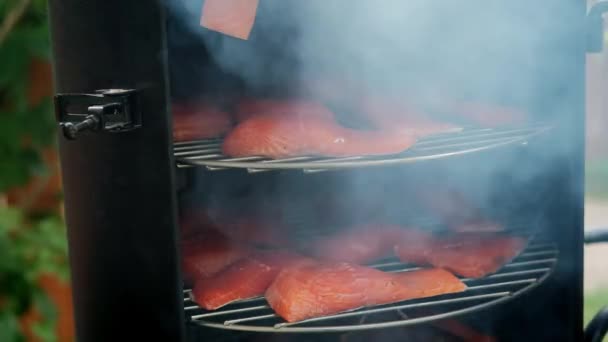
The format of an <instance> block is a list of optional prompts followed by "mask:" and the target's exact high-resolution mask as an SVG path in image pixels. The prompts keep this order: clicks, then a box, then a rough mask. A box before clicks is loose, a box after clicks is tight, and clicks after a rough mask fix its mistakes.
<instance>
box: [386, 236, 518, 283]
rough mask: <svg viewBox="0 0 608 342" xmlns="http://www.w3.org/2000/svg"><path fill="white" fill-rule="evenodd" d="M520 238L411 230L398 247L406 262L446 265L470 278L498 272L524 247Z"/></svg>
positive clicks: (402, 258)
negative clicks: (444, 234) (437, 234)
mask: <svg viewBox="0 0 608 342" xmlns="http://www.w3.org/2000/svg"><path fill="white" fill-rule="evenodd" d="M525 245H526V240H525V239H524V238H520V237H509V236H497V235H488V234H473V233H471V234H457V235H453V236H448V237H434V236H432V235H430V234H426V233H424V232H417V233H414V232H411V233H409V235H405V236H404V237H402V238H401V241H400V242H399V243H398V244H397V245H396V246H395V254H397V256H398V257H399V259H400V260H401V261H403V262H411V263H415V264H422V265H432V266H435V267H440V268H445V269H446V270H449V271H451V272H454V273H455V274H458V275H460V276H463V277H469V278H480V277H484V276H486V275H488V274H491V273H494V272H496V271H498V270H499V269H500V268H501V267H502V266H503V265H504V264H506V263H507V262H509V261H510V260H512V259H513V258H515V257H516V256H517V255H518V254H519V253H520V252H521V251H522V250H523V249H524V247H525Z"/></svg>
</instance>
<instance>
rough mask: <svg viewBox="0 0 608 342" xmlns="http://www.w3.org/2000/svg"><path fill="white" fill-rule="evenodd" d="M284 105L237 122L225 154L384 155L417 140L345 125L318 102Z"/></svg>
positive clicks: (266, 155) (293, 155)
mask: <svg viewBox="0 0 608 342" xmlns="http://www.w3.org/2000/svg"><path fill="white" fill-rule="evenodd" d="M284 107H285V108H283V109H285V111H280V112H271V113H269V114H261V115H256V116H252V117H251V118H249V119H247V120H245V121H243V122H241V123H240V124H238V125H237V126H236V127H235V128H234V129H233V130H232V131H231V132H230V133H229V134H228V135H227V136H226V138H225V139H224V143H223V145H222V150H223V153H224V154H225V155H228V156H231V157H244V156H263V157H268V158H275V159H276V158H284V157H296V156H304V155H318V156H328V157H346V156H356V155H385V154H394V153H399V152H402V151H404V150H406V149H408V148H409V147H410V146H412V145H413V144H414V143H415V142H416V139H415V137H413V136H409V135H406V134H403V133H398V132H389V131H381V130H357V129H350V128H346V127H343V126H341V125H339V124H338V123H337V122H336V121H335V120H334V119H333V113H332V112H331V111H330V110H329V109H327V108H326V107H325V106H323V105H321V104H318V103H315V102H309V103H305V102H301V101H300V102H294V103H292V104H287V105H286V106H284Z"/></svg>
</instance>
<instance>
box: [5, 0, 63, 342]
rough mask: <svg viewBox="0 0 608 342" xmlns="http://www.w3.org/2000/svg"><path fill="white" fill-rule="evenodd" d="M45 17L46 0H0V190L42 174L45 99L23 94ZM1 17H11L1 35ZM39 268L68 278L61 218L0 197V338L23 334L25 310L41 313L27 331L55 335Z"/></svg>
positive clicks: (47, 130)
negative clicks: (4, 204)
mask: <svg viewBox="0 0 608 342" xmlns="http://www.w3.org/2000/svg"><path fill="white" fill-rule="evenodd" d="M46 16H47V11H46V0H0V61H1V62H0V195H1V194H2V193H3V192H5V191H6V190H8V189H11V188H14V187H16V186H20V185H23V184H26V183H27V182H28V181H29V180H30V179H31V177H32V176H39V175H44V174H45V173H47V172H48V170H46V168H45V166H44V164H43V162H42V159H41V151H42V150H43V149H44V148H48V147H51V146H52V145H53V143H54V134H55V124H54V118H53V114H52V113H53V111H52V101H51V99H50V98H49V99H45V100H44V101H42V102H41V103H40V104H38V105H36V106H32V105H31V104H29V103H28V99H27V92H26V90H27V87H28V76H29V68H30V63H31V61H32V60H33V59H39V60H49V58H50V45H49V35H48V22H47V17H46ZM8 18H16V20H14V21H13V24H12V25H9V26H10V30H8V31H6V33H7V34H4V35H3V33H2V27H4V24H6V22H7V21H10V20H7V19H8ZM42 274H54V275H58V276H60V277H61V278H63V279H66V280H67V278H68V267H67V243H66V240H65V232H64V223H63V222H62V219H61V218H60V217H58V216H56V215H54V214H53V215H47V216H42V217H29V216H28V215H27V214H26V212H25V211H24V209H23V208H15V207H10V208H6V207H2V204H1V203H0V341H2V342H5V341H6V342H13V341H15V342H17V341H23V340H24V337H23V336H22V334H21V330H20V326H19V317H21V316H22V315H23V314H24V313H25V312H26V311H28V310H30V309H34V310H35V311H36V312H37V313H39V314H40V317H41V319H40V320H38V321H37V322H36V323H34V325H33V326H31V328H32V330H33V332H34V333H35V334H36V335H37V336H38V337H39V338H40V339H41V340H42V341H49V342H50V341H55V340H56V337H55V336H54V335H55V322H56V308H55V307H54V305H53V303H52V302H51V301H50V299H49V298H48V296H47V295H46V294H45V293H44V291H43V290H42V289H41V288H40V286H39V277H40V276H41V275H42Z"/></svg>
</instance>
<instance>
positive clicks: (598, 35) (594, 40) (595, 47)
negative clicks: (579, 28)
mask: <svg viewBox="0 0 608 342" xmlns="http://www.w3.org/2000/svg"><path fill="white" fill-rule="evenodd" d="M606 12H608V1H598V2H597V3H595V4H594V5H593V6H591V8H590V9H589V12H588V13H587V20H586V28H585V29H586V34H587V51H588V52H602V49H603V48H604V14H605V13H606Z"/></svg>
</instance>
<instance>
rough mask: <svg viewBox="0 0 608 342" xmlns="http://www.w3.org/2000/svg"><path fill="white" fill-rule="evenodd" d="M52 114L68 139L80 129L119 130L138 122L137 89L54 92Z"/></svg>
mask: <svg viewBox="0 0 608 342" xmlns="http://www.w3.org/2000/svg"><path fill="white" fill-rule="evenodd" d="M55 115H56V116H57V121H59V126H60V127H61V130H62V132H63V135H64V136H65V137H66V138H68V139H71V140H73V139H76V137H78V135H79V134H80V133H81V132H84V131H92V132H112V133H119V132H125V131H131V130H133V129H136V128H138V127H140V126H141V114H140V111H139V105H138V102H137V92H136V91H135V90H133V89H104V90H97V91H96V92H95V93H94V94H58V95H56V96H55Z"/></svg>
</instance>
